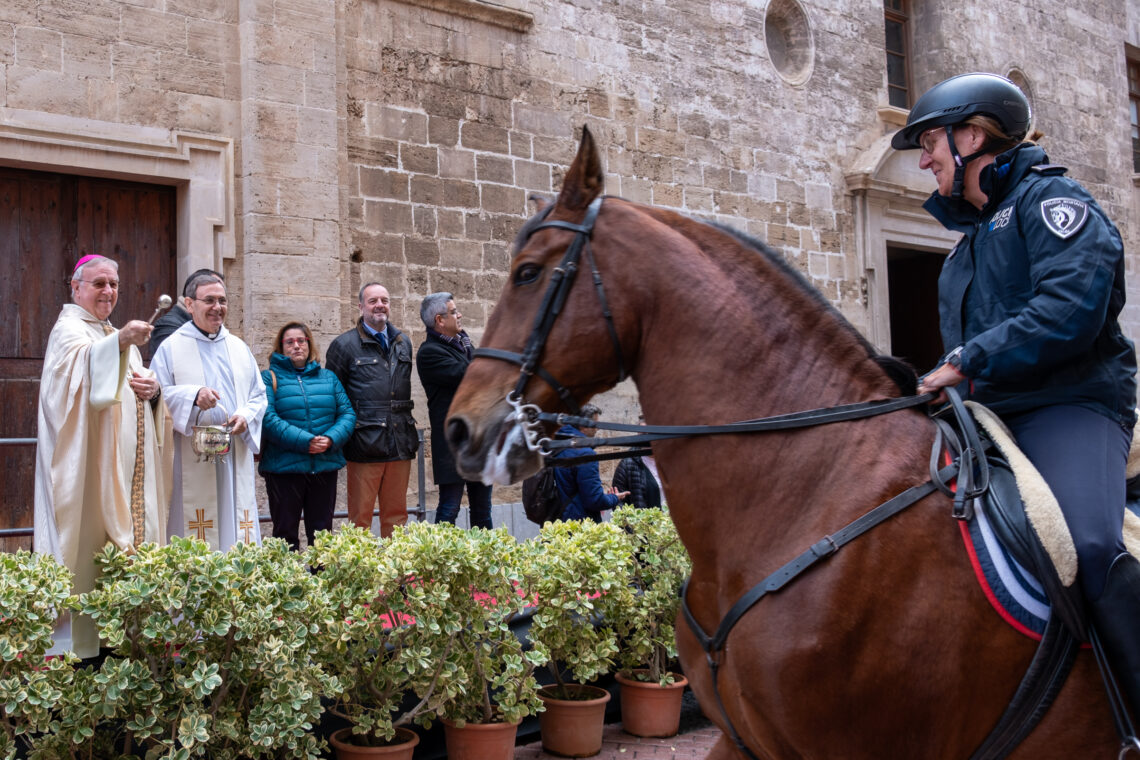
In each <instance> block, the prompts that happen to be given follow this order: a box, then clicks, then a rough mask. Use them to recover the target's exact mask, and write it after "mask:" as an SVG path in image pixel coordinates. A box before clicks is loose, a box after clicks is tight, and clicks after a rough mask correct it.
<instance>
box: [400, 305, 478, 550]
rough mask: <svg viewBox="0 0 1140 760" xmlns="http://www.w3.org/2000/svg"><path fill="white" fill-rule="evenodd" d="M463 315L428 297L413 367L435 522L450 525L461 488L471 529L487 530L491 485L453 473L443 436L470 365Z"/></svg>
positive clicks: (468, 343) (453, 467)
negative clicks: (435, 495) (422, 401)
mask: <svg viewBox="0 0 1140 760" xmlns="http://www.w3.org/2000/svg"><path fill="white" fill-rule="evenodd" d="M462 318H463V315H462V314H460V313H459V309H458V308H457V307H456V306H455V300H454V298H453V297H452V295H451V293H432V294H430V295H428V296H427V297H426V298H424V302H423V303H422V304H421V305H420V319H422V320H423V323H424V327H426V328H427V340H425V341H424V342H423V344H421V345H420V350H419V352H418V353H417V354H416V369H417V370H418V371H419V373H420V382H422V383H423V384H424V391H425V392H426V393H427V400H428V418H429V419H430V421H431V463H432V464H431V470H432V476H433V477H434V478H435V484H436V485H437V486H438V487H439V506H438V507H436V510H435V521H436V522H437V523H441V522H449V523H452V524H453V525H454V524H455V518H456V517H457V516H458V515H459V502H460V501H461V500H462V498H463V487H464V486H465V485H466V487H467V502H468V504H469V506H470V507H471V527H473V528H487V529H490V528H491V486H486V485H483V484H482V483H481V482H479V481H478V480H464V479H463V478H462V477H460V475H459V473H458V472H456V470H455V458H454V457H453V456H452V455H451V449H450V448H448V445H447V439H446V438H445V437H444V428H443V422H444V420H445V419H446V418H447V410H448V409H449V408H450V407H451V400H452V399H453V398H455V391H456V389H457V388H459V382H460V381H461V380H462V379H463V375H464V373H466V372H467V365H468V364H470V363H471V355H472V350H473V349H472V346H471V339H470V338H469V337H467V333H466V331H464V330H463V328H462V326H461V325H460V320H461V319H462Z"/></svg>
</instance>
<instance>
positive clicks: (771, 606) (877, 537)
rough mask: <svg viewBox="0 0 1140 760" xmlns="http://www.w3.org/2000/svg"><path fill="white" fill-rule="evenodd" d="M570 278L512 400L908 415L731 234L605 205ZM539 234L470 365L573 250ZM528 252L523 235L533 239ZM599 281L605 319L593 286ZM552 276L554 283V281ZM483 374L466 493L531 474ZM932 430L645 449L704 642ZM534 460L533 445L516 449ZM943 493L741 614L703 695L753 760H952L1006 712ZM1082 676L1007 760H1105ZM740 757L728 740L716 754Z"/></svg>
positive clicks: (546, 229) (988, 618)
mask: <svg viewBox="0 0 1140 760" xmlns="http://www.w3.org/2000/svg"><path fill="white" fill-rule="evenodd" d="M602 183H603V173H602V167H601V163H600V159H599V156H598V152H597V149H596V147H595V144H594V141H593V139H592V138H591V137H590V135H589V133H588V132H585V133H584V134H583V139H582V142H581V145H580V148H579V150H578V154H577V157H576V158H575V159H574V161H573V163H572V164H571V166H570V168H569V170H568V172H567V174H566V178H565V181H564V184H563V187H562V190H561V193H560V194H559V196H558V198H557V200H556V201H555V203H554V205H553V208H552V209H550V210H549V214H548V215H547V216H546V222H547V223H549V222H550V221H552V220H553V221H558V220H561V221H562V222H564V223H568V225H569V227H571V228H572V227H573V226H574V225H575V224H580V223H581V222H582V220H583V218H584V217H585V215H586V214H587V211H588V208H589V207H590V205H591V203H592V202H594V201H595V200H596V199H598V198H600V197H601V193H602ZM593 211H595V212H596V213H598V216H597V218H596V222H595V223H594V226H593V232H592V241H591V243H590V244H589V245H588V248H592V250H588V251H587V253H588V254H589V255H588V256H587V260H585V261H584V262H583V273H582V276H580V277H578V278H577V281H576V282H577V284H576V286H574V287H573V288H571V289H570V291H569V293H568V295H567V297H566V300H565V303H564V304H563V305H562V306H561V310H560V311H561V313H560V314H558V316H557V318H556V319H554V320H553V323H552V324H550V326H549V334H548V336H547V341H546V344H545V349H544V350H543V351H542V353H541V356H540V357H539V358H540V359H541V361H540V367H541V369H542V370H543V371H545V373H546V377H549V378H552V379H553V381H554V382H556V383H558V384H560V385H561V386H563V387H564V388H565V389H566V390H567V391H569V393H570V394H571V396H572V401H567V400H566V399H565V398H563V397H560V396H559V395H558V394H557V393H556V391H555V390H554V388H553V387H552V384H551V382H547V381H545V380H544V379H542V377H540V376H536V377H531V378H530V379H529V382H526V384H525V385H524V386H523V387H522V394H521V395H522V396H524V397H525V402H526V403H529V404H534V405H537V406H539V407H541V408H543V409H544V410H549V411H557V410H565V409H567V408H572V406H573V403H574V402H576V403H578V404H581V403H584V402H585V401H586V399H588V398H590V397H591V396H592V395H594V394H596V393H599V392H601V391H604V390H606V389H608V388H610V387H612V386H613V385H614V384H615V383H616V382H617V381H618V379H619V377H621V375H622V374H623V372H624V370H628V371H629V374H630V376H631V377H632V378H633V379H634V381H635V382H636V384H637V387H638V391H639V392H640V399H641V406H642V409H643V411H644V413H645V419H646V421H647V423H648V424H650V425H665V424H668V425H699V424H710V423H728V422H733V421H737V420H745V419H754V418H759V417H764V416H769V415H776V414H783V413H789V412H795V411H800V410H805V409H810V408H816V407H823V406H831V405H839V404H850V403H854V402H862V401H868V400H875V399H886V398H891V397H896V396H899V395H900V389H899V387H898V385H897V384H896V383H895V382H893V381H892V380H891V379H890V378H889V377H888V376H887V374H886V373H885V372H884V370H883V369H882V368H881V366H880V363H879V362H877V361H876V360H875V355H874V351H873V350H872V348H871V346H870V345H869V344H868V343H867V342H866V341H865V340H864V339H862V338H861V337H860V336H859V334H858V333H857V332H856V331H855V330H854V329H853V328H852V327H851V325H850V324H848V323H847V322H846V321H845V320H844V319H843V318H842V317H841V316H840V315H839V314H838V312H836V311H835V310H834V309H832V308H830V307H829V306H828V305H827V303H826V302H825V301H824V300H823V299H822V298H821V297H820V296H819V294H818V293H816V292H815V291H814V290H812V289H811V288H810V286H808V285H807V283H806V282H805V281H804V280H803V279H802V278H801V277H800V276H798V275H797V274H796V273H795V272H794V271H792V270H791V269H790V268H789V267H787V266H786V265H784V264H783V263H782V261H781V260H780V258H779V257H778V256H777V255H774V254H772V253H771V252H770V251H766V250H762V247H761V246H758V245H754V244H750V243H749V242H748V241H746V240H744V239H742V238H741V237H740V236H738V235H735V234H733V233H731V232H729V231H726V230H723V229H721V228H718V227H715V226H712V225H708V224H704V223H702V222H699V221H695V220H693V219H689V218H686V217H683V216H680V215H678V214H675V213H673V212H670V211H666V210H661V209H655V208H651V207H647V206H644V205H640V204H636V203H632V202H629V201H625V200H621V199H618V198H607V199H605V202H604V203H603V204H602V205H601V207H600V211H597V207H596V206H595V207H594V209H593ZM535 227H536V225H535V223H534V222H533V221H532V222H531V223H529V224H528V225H527V227H524V229H523V232H522V233H521V234H520V242H519V245H518V250H517V252H516V254H515V256H514V260H513V262H512V264H511V269H510V276H509V279H508V281H507V283H506V285H505V287H504V289H503V293H502V297H501V298H500V301H499V303H498V306H497V307H496V308H495V311H494V313H493V314H492V315H491V318H490V320H489V321H488V324H487V330H486V332H485V334H484V338H483V344H482V346H483V347H485V348H486V347H490V348H491V349H493V350H494V349H498V350H499V351H500V352H521V351H523V349H524V345H525V344H526V343H527V340H528V336H529V335H530V334H531V331H532V326H533V324H534V322H535V315H536V314H537V313H538V312H539V310H540V306H542V305H543V302H544V295H545V293H546V289H547V284H548V282H549V281H550V280H551V278H552V277H554V276H556V272H555V270H556V267H557V266H558V264H559V262H560V259H561V257H562V256H563V253H564V252H565V251H566V250H567V248H568V246H570V245H571V244H572V241H574V240H575V238H576V237H580V236H577V235H576V234H575V232H574V230H573V229H567V228H560V227H557V226H555V227H550V226H543V227H542V228H541V229H537V230H535ZM528 233H533V234H529V236H528ZM590 258H592V259H593V260H595V261H596V266H597V269H598V272H599V275H600V278H599V279H600V280H601V281H602V282H603V283H604V294H605V297H606V298H608V301H609V309H610V311H612V320H607V318H605V317H604V316H603V309H602V306H601V302H600V299H599V292H600V291H599V290H598V288H596V287H595V286H594V283H593V282H592V281H591V280H592V278H591V277H590V272H589V270H588V268H587V264H588V261H589V259H590ZM559 276H560V275H559ZM501 358H503V356H500V357H488V356H486V355H484V356H481V357H479V358H476V359H475V360H474V361H473V362H472V363H471V365H470V367H469V369H468V371H467V375H466V377H465V378H464V380H463V383H462V385H461V386H460V388H459V391H458V393H457V394H456V396H455V400H454V403H453V404H452V406H451V412H450V416H449V417H448V422H447V435H448V438H449V442H450V443H451V446H452V449H453V451H454V452H455V454H456V459H457V462H458V467H459V471H460V472H461V473H462V474H463V475H464V477H466V478H472V479H480V478H481V479H483V480H485V481H486V482H492V481H493V482H498V483H506V482H514V481H517V480H519V479H521V478H523V477H525V476H527V475H529V474H531V473H533V472H534V471H536V470H537V469H538V468H539V467H540V465H541V458H540V455H539V454H538V453H537V452H536V451H535V450H533V445H528V442H527V435H526V431H525V425H523V424H521V420H520V418H521V415H520V414H518V413H517V408H518V401H519V399H518V397H517V395H515V396H513V397H512V398H513V400H514V401H515V403H514V404H512V403H510V402H509V401H508V400H507V399H508V396H511V395H512V394H514V392H515V390H516V387H517V381H518V380H519V377H520V373H519V370H518V368H517V367H516V366H514V365H512V364H511V363H509V362H506V361H501V360H500V359H501ZM934 436H935V431H934V426H933V424H932V423H931V421H930V420H929V419H928V417H927V416H926V414H925V412H924V411H920V410H916V409H909V410H905V411H898V412H894V413H891V414H888V415H884V416H877V417H873V418H870V419H864V420H858V421H849V422H838V423H833V424H828V425H824V426H820V427H811V428H806V429H802V430H794V431H781V432H773V433H765V434H762V435H748V434H739V435H736V434H734V435H722V436H708V437H692V438H685V439H675V440H668V441H663V442H657V443H654V445H653V448H654V453H655V456H656V459H657V462H658V466H659V470H660V473H661V476H662V478H663V480H664V486H665V493H666V496H667V499H668V503H669V507H670V511H671V514H672V516H673V519H674V521H675V522H676V524H677V529H678V531H679V533H680V536H681V538H682V540H683V541H684V543H685V546H686V547H687V549H688V551H689V554H690V556H691V557H692V561H693V574H692V580H691V583H690V586H689V588H688V602H689V604H690V607H691V609H692V613H693V615H694V617H695V618H696V620H697V621H698V622H699V623H700V625H701V627H702V628H704V630H706V631H710V632H711V631H713V630H715V629H716V627H717V625H718V623H719V621H720V620H721V619H722V618H723V617H724V616H725V614H726V612H727V611H728V610H729V609H730V608H731V607H732V605H733V604H734V603H735V602H736V601H737V600H738V599H739V598H740V597H741V596H742V595H743V594H745V593H746V592H747V591H748V590H749V589H750V588H751V587H752V586H753V585H754V584H756V583H757V582H758V581H760V580H761V579H763V578H765V577H767V576H768V575H769V574H770V573H771V572H772V571H773V570H775V569H776V568H778V567H780V566H781V565H783V564H784V563H786V562H787V561H788V560H789V559H790V558H792V557H795V556H796V555H798V554H800V553H801V552H802V551H804V550H805V549H807V548H808V547H809V546H811V545H812V544H813V543H814V542H816V541H817V540H819V539H820V538H821V537H823V536H824V535H828V534H831V533H833V532H834V531H836V530H837V529H838V528H840V527H842V526H845V525H847V524H848V523H849V522H851V521H852V520H854V519H855V518H857V517H858V516H860V515H862V514H864V513H866V512H868V511H869V510H871V509H872V508H874V507H875V506H876V505H878V504H880V503H882V502H884V501H886V500H887V499H889V498H891V497H892V496H894V495H896V494H898V493H900V492H902V491H904V490H905V489H907V488H909V487H911V486H914V485H916V484H919V483H922V482H924V481H925V480H926V479H927V478H928V477H929V475H928V456H929V454H930V451H931V446H932V443H933V440H934ZM530 443H531V444H533V439H532V440H531V442H530ZM950 513H951V504H950V500H949V499H948V498H947V497H946V496H944V495H942V494H941V493H939V492H935V493H934V494H933V495H930V496H927V497H926V498H924V499H923V500H922V501H921V502H919V503H918V504H916V505H915V506H913V507H911V508H909V509H908V510H907V511H905V512H903V513H902V514H899V515H897V516H896V517H893V518H891V519H890V520H888V521H887V522H885V523H884V524H882V525H880V526H879V527H877V528H875V529H874V530H872V531H870V532H869V533H867V534H865V535H864V536H862V537H861V538H859V539H858V540H856V541H854V542H853V543H851V544H849V545H848V546H846V547H845V548H844V549H843V551H841V552H839V553H837V554H835V555H834V556H833V557H832V558H831V559H830V560H828V561H826V562H823V563H820V564H818V565H816V566H815V567H813V568H812V569H811V570H810V571H809V572H807V573H805V574H804V575H803V576H801V577H800V578H798V579H797V580H796V581H795V582H793V583H792V584H790V585H789V586H787V587H785V588H784V589H782V590H781V591H779V592H778V593H774V594H771V595H769V596H767V597H765V598H764V599H763V600H761V601H760V602H759V603H758V604H757V605H756V606H754V607H752V608H751V609H750V610H749V611H748V612H747V614H745V615H744V617H743V618H742V619H741V620H740V622H739V624H737V625H736V627H735V628H734V629H733V630H732V632H731V634H730V635H729V637H728V640H727V648H726V650H725V652H724V653H723V655H722V661H723V662H722V665H721V671H720V679H719V695H720V698H721V699H722V700H723V702H724V704H725V707H726V710H727V714H728V716H729V719H730V720H731V723H732V725H733V726H734V727H735V729H736V731H737V732H738V734H739V735H740V737H741V739H742V741H743V742H744V744H745V745H746V746H747V748H748V749H749V751H750V752H751V753H752V754H754V755H756V756H758V757H760V758H829V759H835V758H844V759H846V758H874V759H875V760H882V759H883V758H968V757H969V756H970V755H971V753H972V752H973V751H974V750H975V749H976V748H977V747H978V745H979V744H980V743H981V742H982V740H983V738H984V737H985V736H986V735H987V734H988V732H989V731H990V729H991V728H992V727H993V726H994V724H995V723H996V722H997V720H998V717H999V715H1001V713H1002V711H1003V710H1004V709H1005V707H1006V705H1007V703H1008V702H1009V700H1010V697H1011V696H1012V694H1013V692H1014V690H1015V689H1016V688H1017V685H1018V683H1019V682H1020V680H1021V678H1022V675H1023V674H1024V672H1025V670H1026V667H1027V665H1028V663H1029V661H1030V659H1031V658H1032V656H1033V653H1034V651H1035V647H1036V643H1035V642H1034V641H1032V640H1030V639H1028V638H1026V637H1024V636H1022V635H1021V634H1019V633H1017V632H1015V631H1014V630H1013V629H1012V628H1010V627H1009V626H1008V625H1007V624H1006V623H1005V622H1003V621H1002V620H1001V619H1000V618H999V616H998V615H997V614H996V613H995V612H994V611H993V610H992V609H991V608H990V607H989V605H988V604H987V601H986V599H985V598H984V596H983V593H982V591H981V590H979V588H978V586H977V584H976V581H975V580H974V576H973V573H972V570H971V567H970V564H969V561H968V558H967V556H966V553H965V551H964V549H963V546H962V541H961V538H960V535H959V531H958V528H957V526H956V524H955V523H954V521H953V519H952V518H951V516H950ZM677 630H678V644H679V647H680V653H681V662H682V665H683V667H684V670H685V673H686V675H687V676H688V677H689V679H690V681H691V683H692V688H693V690H694V691H695V692H696V695H697V697H698V699H699V701H700V703H701V705H702V706H703V707H704V709H705V711H706V712H707V714H708V715H709V717H711V718H712V719H713V720H715V721H717V722H718V724H720V726H721V728H722V729H725V730H727V729H726V724H725V721H724V720H723V718H722V717H721V716H720V713H719V710H718V708H717V707H715V705H716V704H717V699H716V696H715V695H714V694H713V691H712V689H713V687H712V684H711V679H710V671H709V667H708V664H707V663H706V659H705V656H704V652H703V650H702V649H701V647H700V646H699V645H698V643H697V640H696V638H695V636H694V635H693V633H692V632H691V631H690V630H689V628H688V627H687V626H686V625H685V624H684V622H683V621H679V622H678V626H677ZM1116 747H1117V740H1116V739H1115V734H1114V731H1113V726H1112V723H1111V719H1110V714H1109V708H1108V706H1107V701H1106V700H1105V698H1104V696H1103V689H1102V687H1101V686H1100V681H1099V676H1098V675H1097V672H1096V667H1095V663H1094V662H1093V658H1092V656H1091V655H1090V654H1089V653H1087V652H1082V653H1081V654H1080V656H1079V657H1078V661H1077V664H1076V667H1075V668H1074V670H1073V672H1072V674H1071V675H1070V677H1069V679H1068V681H1067V683H1066V685H1065V686H1064V687H1063V689H1062V690H1061V693H1060V694H1059V696H1058V698H1057V700H1056V702H1055V703H1054V704H1053V706H1052V707H1051V708H1050V710H1049V712H1048V713H1047V714H1046V716H1045V718H1044V719H1043V721H1042V722H1041V723H1040V724H1039V725H1038V727H1037V728H1036V729H1035V730H1034V731H1033V733H1032V734H1031V735H1030V736H1029V738H1028V739H1026V740H1025V741H1024V742H1023V743H1022V744H1021V745H1020V746H1019V747H1018V749H1017V751H1016V753H1015V755H1014V756H1015V757H1024V758H1077V757H1081V758H1086V757H1109V756H1110V753H1112V755H1113V756H1114V755H1115V750H1116ZM709 757H710V758H715V759H716V760H722V759H723V760H727V759H728V758H736V757H743V755H742V754H741V753H739V752H738V751H737V749H736V748H735V746H734V745H733V744H732V742H730V741H729V740H728V738H727V737H722V739H721V741H720V743H719V744H718V745H717V747H716V749H714V750H713V752H712V753H711V754H710V755H709Z"/></svg>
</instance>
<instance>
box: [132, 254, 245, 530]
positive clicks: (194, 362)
mask: <svg viewBox="0 0 1140 760" xmlns="http://www.w3.org/2000/svg"><path fill="white" fill-rule="evenodd" d="M185 292H188V293H191V294H192V295H188V296H186V297H184V298H183V305H184V306H185V307H186V310H187V311H188V312H190V321H189V322H187V323H186V324H184V325H182V326H181V327H179V328H178V329H177V330H175V331H174V333H173V334H172V335H171V336H170V337H169V338H168V339H167V340H166V341H165V342H164V343H163V344H162V345H161V346H159V347H158V352H157V353H156V354H155V357H154V360H153V362H152V367H153V368H154V371H155V373H156V374H157V375H158V379H159V381H160V382H161V383H162V393H163V397H164V398H165V399H166V405H167V407H168V408H169V410H170V417H171V421H172V422H173V425H174V433H175V435H174V438H175V441H174V444H175V449H174V489H173V493H172V494H171V498H170V523H169V526H168V530H169V533H170V535H172V536H193V537H196V538H200V539H202V540H204V541H206V542H207V543H208V544H209V545H210V548H212V549H217V550H221V551H225V550H226V549H228V548H229V547H231V546H233V545H234V544H235V543H237V542H239V541H241V542H245V543H260V541H261V531H260V527H259V525H258V513H257V502H256V500H255V498H254V470H253V455H254V454H256V453H257V452H258V450H259V449H260V446H261V421H262V417H263V416H264V415H265V407H266V398H265V384H264V383H263V382H262V380H261V372H260V371H259V370H258V367H257V361H256V360H255V359H254V358H253V354H252V353H251V352H250V350H249V347H248V346H247V345H246V344H245V342H244V341H243V340H242V339H241V338H238V337H237V336H235V335H233V334H232V333H230V332H229V331H228V330H227V329H226V327H225V320H226V313H227V311H228V308H229V301H228V300H227V298H226V286H225V283H224V282H223V281H222V279H221V277H220V276H218V275H217V274H216V273H214V272H209V271H207V272H203V273H199V274H195V275H193V276H192V277H191V278H190V281H189V283H188V284H187V286H186V290H185ZM199 425H224V426H225V427H226V428H227V429H228V430H229V432H230V451H229V453H227V454H225V455H224V456H221V457H217V458H215V459H214V461H199V460H200V457H199V456H198V455H197V454H195V453H194V449H193V436H194V428H195V427H196V426H199Z"/></svg>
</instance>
